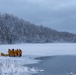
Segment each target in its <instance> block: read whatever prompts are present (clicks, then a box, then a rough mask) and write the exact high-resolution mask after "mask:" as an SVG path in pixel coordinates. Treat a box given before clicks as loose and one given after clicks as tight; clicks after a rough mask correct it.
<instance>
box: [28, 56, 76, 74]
mask: <svg viewBox="0 0 76 75" xmlns="http://www.w3.org/2000/svg"><path fill="white" fill-rule="evenodd" d="M37 60H42V61H40V62H39V63H37V64H32V65H28V66H30V67H31V66H34V67H37V68H39V69H43V70H44V71H43V72H39V73H38V74H35V75H71V74H70V73H71V72H72V73H74V74H76V56H52V57H51V56H50V57H41V58H37Z"/></svg>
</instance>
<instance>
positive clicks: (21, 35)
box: [0, 13, 76, 44]
mask: <svg viewBox="0 0 76 75" xmlns="http://www.w3.org/2000/svg"><path fill="white" fill-rule="evenodd" d="M26 42H28V43H46V42H76V35H75V34H71V33H68V32H58V31H56V30H52V29H51V28H48V27H43V26H42V25H41V26H36V25H35V24H32V23H30V22H27V21H24V20H23V19H19V18H18V17H15V16H13V15H11V14H7V13H5V14H0V44H7V43H8V44H12V43H26Z"/></svg>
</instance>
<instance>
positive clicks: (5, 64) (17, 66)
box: [0, 43, 76, 75]
mask: <svg viewBox="0 0 76 75" xmlns="http://www.w3.org/2000/svg"><path fill="white" fill-rule="evenodd" d="M13 48H14V49H22V54H23V55H22V57H2V56H0V75H31V74H33V73H38V72H39V71H44V70H40V69H37V68H34V67H31V68H29V67H27V66H24V65H25V64H32V63H37V62H38V60H35V59H34V58H36V57H40V56H52V55H76V43H49V44H13V45H0V53H1V52H4V53H7V52H8V49H13Z"/></svg>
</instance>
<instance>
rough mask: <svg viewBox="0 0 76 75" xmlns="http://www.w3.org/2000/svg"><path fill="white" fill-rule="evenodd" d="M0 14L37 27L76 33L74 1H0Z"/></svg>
mask: <svg viewBox="0 0 76 75" xmlns="http://www.w3.org/2000/svg"><path fill="white" fill-rule="evenodd" d="M0 12H1V13H5V12H6V13H11V14H14V15H15V16H18V17H19V18H23V19H24V20H26V21H30V22H31V23H35V24H37V25H44V26H48V27H51V28H53V29H56V30H59V31H69V32H73V33H76V0H0Z"/></svg>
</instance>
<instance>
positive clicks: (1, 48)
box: [0, 43, 76, 56]
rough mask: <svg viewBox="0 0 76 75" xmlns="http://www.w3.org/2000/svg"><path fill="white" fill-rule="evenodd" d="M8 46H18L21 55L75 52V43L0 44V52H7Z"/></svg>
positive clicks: (15, 47)
mask: <svg viewBox="0 0 76 75" xmlns="http://www.w3.org/2000/svg"><path fill="white" fill-rule="evenodd" d="M9 48H10V49H12V48H14V49H19V48H20V49H22V51H23V55H39V56H40V55H41V56H42V55H43V56H47V55H68V54H69V55H70V54H76V43H49V44H15V45H0V52H4V53H7V51H8V49H9Z"/></svg>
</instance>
